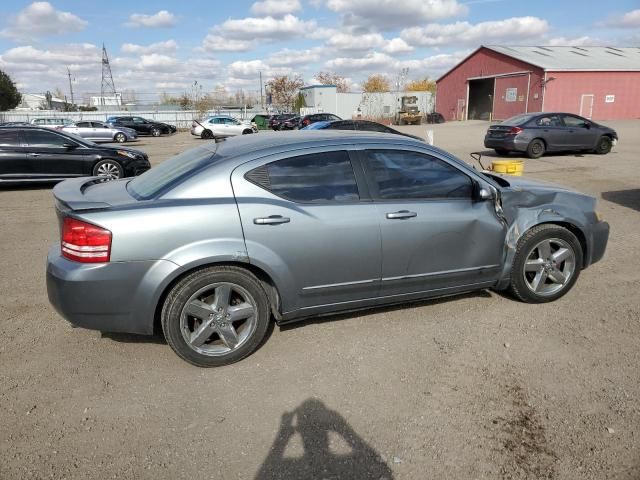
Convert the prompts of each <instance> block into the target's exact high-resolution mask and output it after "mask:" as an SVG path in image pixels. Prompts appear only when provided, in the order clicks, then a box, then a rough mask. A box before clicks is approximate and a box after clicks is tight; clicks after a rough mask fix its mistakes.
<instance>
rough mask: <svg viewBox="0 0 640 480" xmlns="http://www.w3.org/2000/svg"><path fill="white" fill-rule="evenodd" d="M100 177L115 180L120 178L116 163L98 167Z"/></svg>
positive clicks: (107, 163)
mask: <svg viewBox="0 0 640 480" xmlns="http://www.w3.org/2000/svg"><path fill="white" fill-rule="evenodd" d="M98 176H100V177H107V178H109V179H114V180H115V179H117V178H120V169H119V168H118V166H117V165H116V164H115V163H111V162H106V163H103V164H102V165H100V166H99V167H98Z"/></svg>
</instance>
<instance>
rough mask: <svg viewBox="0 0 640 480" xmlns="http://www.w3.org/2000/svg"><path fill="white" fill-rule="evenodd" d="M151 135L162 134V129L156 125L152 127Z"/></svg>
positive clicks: (157, 135)
mask: <svg viewBox="0 0 640 480" xmlns="http://www.w3.org/2000/svg"><path fill="white" fill-rule="evenodd" d="M151 135H153V136H154V137H159V136H160V135H162V131H161V130H160V129H159V128H158V127H153V128H152V129H151Z"/></svg>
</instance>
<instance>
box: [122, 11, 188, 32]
mask: <svg viewBox="0 0 640 480" xmlns="http://www.w3.org/2000/svg"><path fill="white" fill-rule="evenodd" d="M175 23H176V17H175V15H174V14H173V13H170V12H168V11H167V10H160V11H159V12H157V13H154V14H153V15H146V14H143V13H133V14H132V15H131V16H130V17H129V21H128V22H127V24H126V25H127V26H128V27H150V28H157V27H171V26H173V25H174V24H175Z"/></svg>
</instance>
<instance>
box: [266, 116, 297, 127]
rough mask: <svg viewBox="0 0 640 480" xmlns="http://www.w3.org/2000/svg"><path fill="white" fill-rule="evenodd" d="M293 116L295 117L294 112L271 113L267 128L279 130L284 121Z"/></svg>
mask: <svg viewBox="0 0 640 480" xmlns="http://www.w3.org/2000/svg"><path fill="white" fill-rule="evenodd" d="M294 117H297V115H296V114H295V113H279V114H277V115H272V116H271V118H270V119H269V128H270V129H271V130H280V127H281V126H282V124H283V123H284V122H285V121H287V120H290V119H292V118H294Z"/></svg>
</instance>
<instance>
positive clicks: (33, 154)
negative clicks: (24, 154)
mask: <svg viewBox="0 0 640 480" xmlns="http://www.w3.org/2000/svg"><path fill="white" fill-rule="evenodd" d="M29 155H30V156H32V157H39V156H40V154H39V153H30V154H29Z"/></svg>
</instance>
